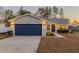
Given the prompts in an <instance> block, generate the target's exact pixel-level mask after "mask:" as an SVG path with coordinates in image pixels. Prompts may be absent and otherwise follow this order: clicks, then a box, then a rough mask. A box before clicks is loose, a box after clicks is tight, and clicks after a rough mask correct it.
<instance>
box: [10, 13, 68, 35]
mask: <svg viewBox="0 0 79 59" xmlns="http://www.w3.org/2000/svg"><path fill="white" fill-rule="evenodd" d="M9 22H10V25H11V26H10V28H11V30H13V33H14V35H27V36H45V35H46V33H47V32H57V30H59V29H68V24H69V20H68V19H61V18H51V19H48V18H42V17H39V16H36V15H32V14H25V15H22V16H19V17H16V18H13V19H11V20H9Z"/></svg>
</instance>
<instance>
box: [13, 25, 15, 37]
mask: <svg viewBox="0 0 79 59" xmlns="http://www.w3.org/2000/svg"><path fill="white" fill-rule="evenodd" d="M13 36H15V25H14V28H13Z"/></svg>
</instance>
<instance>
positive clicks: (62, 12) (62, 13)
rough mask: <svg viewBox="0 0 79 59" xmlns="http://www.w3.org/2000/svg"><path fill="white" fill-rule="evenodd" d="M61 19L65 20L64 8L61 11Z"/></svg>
mask: <svg viewBox="0 0 79 59" xmlns="http://www.w3.org/2000/svg"><path fill="white" fill-rule="evenodd" d="M60 17H61V18H64V11H63V8H61V9H60Z"/></svg>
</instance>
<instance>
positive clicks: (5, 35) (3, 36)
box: [0, 33, 10, 40]
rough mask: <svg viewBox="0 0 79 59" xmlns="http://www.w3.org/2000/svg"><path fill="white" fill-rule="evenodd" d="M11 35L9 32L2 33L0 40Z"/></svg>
mask: <svg viewBox="0 0 79 59" xmlns="http://www.w3.org/2000/svg"><path fill="white" fill-rule="evenodd" d="M8 37H10V36H9V35H8V33H0V40H2V39H5V38H8Z"/></svg>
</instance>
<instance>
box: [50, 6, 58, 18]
mask: <svg viewBox="0 0 79 59" xmlns="http://www.w3.org/2000/svg"><path fill="white" fill-rule="evenodd" d="M52 12H53V16H54V18H57V15H58V14H59V9H58V8H57V7H56V6H54V7H53V9H52Z"/></svg>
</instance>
